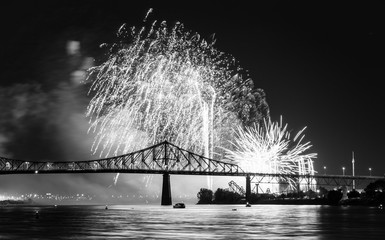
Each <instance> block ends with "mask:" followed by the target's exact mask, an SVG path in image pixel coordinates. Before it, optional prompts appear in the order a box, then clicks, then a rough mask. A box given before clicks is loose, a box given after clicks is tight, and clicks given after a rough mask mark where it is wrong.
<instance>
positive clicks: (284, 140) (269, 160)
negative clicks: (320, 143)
mask: <svg viewBox="0 0 385 240" xmlns="http://www.w3.org/2000/svg"><path fill="white" fill-rule="evenodd" d="M305 129H306V127H305V128H303V129H302V130H301V131H299V132H298V133H297V134H296V135H295V136H294V138H293V139H292V138H291V136H290V133H289V131H288V130H287V124H285V125H283V124H282V117H281V119H280V122H272V121H271V120H270V119H268V120H267V121H265V122H264V124H263V125H254V126H253V127H246V128H242V127H240V126H239V127H238V128H237V129H236V137H235V140H234V141H233V142H232V145H233V146H234V150H231V149H226V152H227V158H228V159H230V160H233V161H235V162H236V163H237V164H239V166H240V167H241V168H242V169H243V170H245V171H246V172H255V173H273V174H300V175H306V174H309V175H314V168H313V159H314V158H316V156H317V154H316V153H305V152H306V151H307V150H309V149H310V148H311V145H310V142H306V143H303V139H304V137H305V135H303V132H304V130H305ZM281 180H282V181H285V182H287V181H288V180H287V179H281ZM277 183H278V182H274V184H266V186H264V188H265V189H266V188H268V187H269V188H270V190H272V191H274V192H278V184H277ZM288 183H289V184H290V185H292V187H293V184H294V182H292V181H290V180H289V182H288Z"/></svg>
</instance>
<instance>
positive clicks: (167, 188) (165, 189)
mask: <svg viewBox="0 0 385 240" xmlns="http://www.w3.org/2000/svg"><path fill="white" fill-rule="evenodd" d="M171 204H172V200H171V185H170V174H168V173H165V174H163V186H162V202H161V205H162V206H167V205H171Z"/></svg>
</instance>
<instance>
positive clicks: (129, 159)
mask: <svg viewBox="0 0 385 240" xmlns="http://www.w3.org/2000/svg"><path fill="white" fill-rule="evenodd" d="M59 173H67V174H68V173H69V174H72V173H142V174H163V186H162V203H161V204H162V205H171V204H172V201H171V186H170V174H182V175H209V176H244V177H246V198H247V199H248V198H249V197H250V195H251V181H253V183H255V184H260V183H272V182H275V183H277V182H285V181H286V182H288V181H292V182H296V183H299V184H301V185H304V184H305V185H308V186H310V185H311V184H313V183H314V181H315V182H316V184H317V185H319V186H329V187H331V186H332V187H333V186H334V187H340V186H348V187H352V186H360V187H361V186H363V187H362V188H364V187H365V186H366V185H367V184H369V183H370V182H373V181H376V180H378V179H384V178H383V177H375V176H340V175H297V174H272V173H252V172H245V171H243V170H242V169H241V168H240V167H239V166H238V165H236V164H234V163H232V162H230V161H227V162H226V161H218V160H214V159H209V158H206V157H204V156H201V155H198V154H195V153H193V152H190V151H187V150H184V149H182V148H180V147H178V146H176V145H174V144H172V143H169V142H167V141H165V142H162V143H159V144H156V145H154V146H151V147H148V148H145V149H142V150H139V151H136V152H132V153H128V154H125V155H121V156H116V157H110V158H103V159H97V160H88V161H73V162H54V161H52V162H50V161H44V162H42V161H41V162H39V161H25V160H16V159H9V158H4V157H0V175H5V174H59ZM365 184H366V185H365ZM298 188H299V187H298ZM256 190H257V191H258V188H257V189H256Z"/></svg>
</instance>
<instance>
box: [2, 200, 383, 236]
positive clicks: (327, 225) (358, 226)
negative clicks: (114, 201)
mask: <svg viewBox="0 0 385 240" xmlns="http://www.w3.org/2000/svg"><path fill="white" fill-rule="evenodd" d="M36 211H38V215H36ZM384 211H385V210H381V209H378V208H376V207H360V206H346V207H343V206H318V205H253V206H252V207H245V206H244V205H189V204H187V205H186V208H185V209H174V208H172V206H156V205H113V206H108V209H105V206H83V205H78V206H14V207H13V206H3V207H0V239H383V236H385V212H384Z"/></svg>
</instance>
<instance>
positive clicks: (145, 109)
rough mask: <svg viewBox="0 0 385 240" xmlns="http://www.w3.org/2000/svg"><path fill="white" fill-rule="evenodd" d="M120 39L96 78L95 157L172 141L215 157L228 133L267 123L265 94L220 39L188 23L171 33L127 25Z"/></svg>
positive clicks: (93, 72)
mask: <svg viewBox="0 0 385 240" xmlns="http://www.w3.org/2000/svg"><path fill="white" fill-rule="evenodd" d="M150 11H151V10H150ZM147 18H148V14H147V16H146V18H145V19H146V20H147ZM117 35H118V37H120V38H121V39H122V40H121V41H120V42H119V43H117V44H114V45H113V46H112V47H111V49H110V56H109V58H108V60H107V61H105V62H104V63H102V64H101V65H99V66H96V67H94V68H91V69H90V74H89V79H92V80H93V82H92V86H91V89H90V94H92V95H93V97H92V99H91V101H90V103H89V106H88V109H87V116H88V117H90V123H91V126H90V131H93V132H96V138H95V141H94V144H93V146H92V151H93V152H94V153H96V152H97V151H100V156H103V155H105V156H111V155H114V156H116V155H119V154H122V153H127V152H130V151H134V150H138V149H142V148H144V147H147V146H150V145H153V144H156V143H159V142H162V141H164V140H167V141H169V142H172V143H174V144H176V145H177V146H180V147H182V148H184V149H187V150H190V151H192V152H195V153H197V154H201V155H204V156H206V157H209V158H213V156H214V153H216V154H221V151H222V152H223V150H222V149H221V148H219V146H220V145H226V144H228V143H227V140H228V138H229V129H231V128H233V127H234V126H235V125H237V124H241V123H242V121H259V120H260V119H259V118H260V117H261V114H259V113H258V114H256V113H255V112H256V111H257V110H258V107H260V106H261V105H262V104H265V102H264V101H263V100H264V96H262V95H261V91H262V90H260V89H258V90H255V89H254V86H253V82H252V80H251V79H249V78H246V79H244V78H243V77H242V74H240V73H241V72H242V69H241V68H240V67H239V66H238V65H237V64H236V61H235V60H234V58H233V57H231V56H229V55H226V54H224V53H223V52H220V51H218V50H216V49H215V48H214V41H213V42H207V41H205V40H204V39H202V38H201V37H200V35H199V34H197V33H192V32H189V31H186V30H185V29H184V26H183V24H181V23H176V24H175V26H174V27H172V28H170V27H168V26H167V24H166V22H161V23H158V22H157V21H154V22H153V23H152V24H151V25H150V27H149V28H146V27H142V28H140V29H137V28H135V27H132V28H130V29H126V27H125V26H122V27H121V28H120V29H119V32H118V34H117ZM265 108H266V109H267V107H265ZM251 118H253V119H251Z"/></svg>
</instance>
